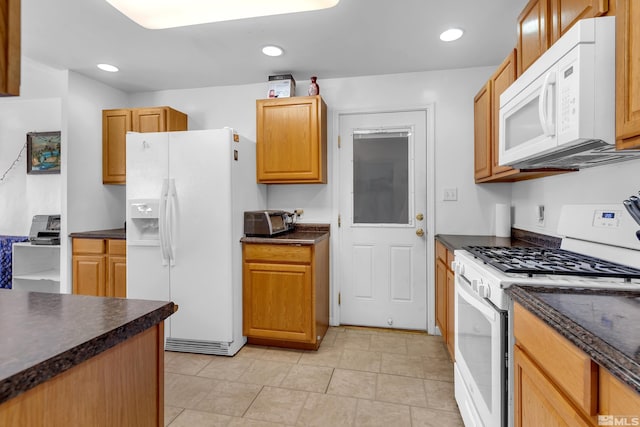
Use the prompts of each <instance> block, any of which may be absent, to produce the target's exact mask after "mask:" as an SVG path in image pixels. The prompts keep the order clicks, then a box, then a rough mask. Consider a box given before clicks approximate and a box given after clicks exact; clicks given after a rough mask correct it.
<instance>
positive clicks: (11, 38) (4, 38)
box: [0, 0, 21, 96]
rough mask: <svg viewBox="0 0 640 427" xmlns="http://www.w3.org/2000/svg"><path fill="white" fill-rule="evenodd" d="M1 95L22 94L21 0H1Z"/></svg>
mask: <svg viewBox="0 0 640 427" xmlns="http://www.w3.org/2000/svg"><path fill="white" fill-rule="evenodd" d="M0 19H2V23H0V96H17V95H20V60H21V53H20V0H0Z"/></svg>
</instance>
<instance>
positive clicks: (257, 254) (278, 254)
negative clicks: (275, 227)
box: [244, 243, 311, 264]
mask: <svg viewBox="0 0 640 427" xmlns="http://www.w3.org/2000/svg"><path fill="white" fill-rule="evenodd" d="M244 259H245V260H246V261H249V260H260V261H273V262H286V263H289V264H290V263H296V262H299V263H310V262H311V246H290V245H252V244H246V243H245V244H244Z"/></svg>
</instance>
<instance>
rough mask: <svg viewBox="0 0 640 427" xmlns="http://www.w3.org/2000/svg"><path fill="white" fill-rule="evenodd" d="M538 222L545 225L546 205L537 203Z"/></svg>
mask: <svg viewBox="0 0 640 427" xmlns="http://www.w3.org/2000/svg"><path fill="white" fill-rule="evenodd" d="M535 213H536V223H537V224H538V225H539V226H541V227H542V226H543V225H544V205H536V212H535Z"/></svg>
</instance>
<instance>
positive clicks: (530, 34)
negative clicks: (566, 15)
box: [517, 0, 549, 75]
mask: <svg viewBox="0 0 640 427" xmlns="http://www.w3.org/2000/svg"><path fill="white" fill-rule="evenodd" d="M547 2H548V0H531V1H529V3H527V6H525V8H524V10H523V11H522V13H521V14H520V16H519V17H518V44H517V49H518V58H517V62H518V75H521V74H522V73H523V72H524V71H525V70H526V69H527V68H529V66H530V65H531V64H533V63H534V62H535V60H536V59H538V58H539V57H540V55H542V54H543V53H544V52H545V51H546V50H547V49H548V48H549V22H548V19H547V16H548V4H547Z"/></svg>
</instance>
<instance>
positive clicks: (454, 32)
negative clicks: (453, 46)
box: [440, 28, 464, 42]
mask: <svg viewBox="0 0 640 427" xmlns="http://www.w3.org/2000/svg"><path fill="white" fill-rule="evenodd" d="M462 34H464V31H462V30H461V29H460V28H449V29H448V30H447V31H445V32H443V33H442V34H440V40H442V41H443V42H452V41H454V40H458V39H459V38H460V37H462Z"/></svg>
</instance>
